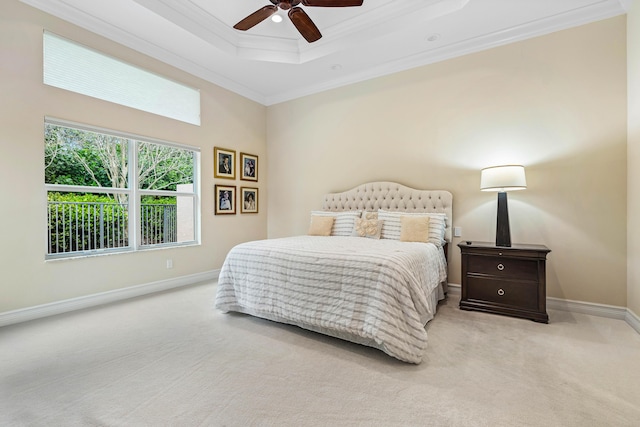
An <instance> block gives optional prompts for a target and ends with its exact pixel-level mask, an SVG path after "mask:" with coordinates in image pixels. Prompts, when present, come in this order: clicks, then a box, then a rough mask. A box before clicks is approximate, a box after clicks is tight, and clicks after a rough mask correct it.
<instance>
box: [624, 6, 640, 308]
mask: <svg viewBox="0 0 640 427" xmlns="http://www.w3.org/2000/svg"><path fill="white" fill-rule="evenodd" d="M632 3H633V4H632V6H631V9H630V10H629V11H628V13H627V43H628V45H627V67H628V71H627V85H628V100H629V111H628V115H629V118H628V120H627V123H628V129H629V136H628V138H629V140H628V150H627V153H628V154H627V156H628V157H627V169H628V178H627V179H628V184H627V185H628V189H627V198H628V202H627V203H628V205H629V207H628V214H627V221H628V222H627V227H628V231H627V238H628V240H629V241H628V245H627V250H628V254H627V269H628V281H627V306H628V307H629V309H630V310H632V311H633V312H634V313H635V314H636V316H640V4H639V2H638V0H636V1H635V2H632Z"/></svg>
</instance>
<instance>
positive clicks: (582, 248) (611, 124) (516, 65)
mask: <svg viewBox="0 0 640 427" xmlns="http://www.w3.org/2000/svg"><path fill="white" fill-rule="evenodd" d="M628 19H629V21H628V22H629V36H628V40H629V73H630V75H631V74H632V71H633V72H635V74H636V75H637V74H638V69H639V68H640V59H639V57H640V47H639V46H638V43H639V42H638V41H637V40H640V38H639V37H637V36H633V34H636V35H637V34H638V31H640V24H639V23H638V10H637V7H636V9H635V11H634V12H632V13H630V14H629V18H628ZM43 29H47V30H50V31H52V32H54V33H57V34H60V35H62V36H64V37H67V38H70V39H72V40H75V41H78V42H80V43H83V44H85V45H87V46H89V47H92V48H94V49H98V50H100V51H103V52H105V53H107V54H110V55H112V56H115V57H117V58H120V59H123V60H125V61H127V62H130V63H132V64H135V65H138V66H141V67H143V68H145V69H148V70H150V71H153V72H156V73H159V74H161V75H164V76H167V77H169V78H172V79H175V80H177V81H180V82H183V83H185V84H188V85H191V86H194V87H197V88H199V89H200V90H201V94H202V126H201V127H197V126H192V125H188V124H185V123H181V122H177V121H174V120H170V119H164V118H161V117H158V116H155V115H152V114H148V113H144V112H140V111H135V110H131V109H127V108H123V107H119V106H116V105H113V104H110V103H107V102H103V101H99V100H95V99H91V98H88V97H84V96H81V95H76V94H72V93H67V92H65V91H62V90H59V89H55V88H52V87H48V86H45V85H43V84H42V63H41V61H42V60H41V58H42V31H43ZM625 51H626V45H625V17H617V18H613V19H610V20H606V21H603V22H599V23H594V24H590V25H586V26H583V27H579V28H576V29H572V30H567V31H563V32H559V33H555V34H552V35H549V36H545V37H540V38H536V39H532V40H528V41H524V42H520V43H517V44H514V45H510V46H504V47H500V48H496V49H492V50H488V51H485V52H481V53H477V54H473V55H469V56H466V57H462V58H457V59H453V60H449V61H445V62H442V63H438V64H433V65H430V66H425V67H421V68H417V69H414V70H410V71H406V72H403V73H398V74H395V75H392V76H388V77H384V78H379V79H375V80H371V81H368V82H364V83H360V84H355V85H350V86H347V87H344V88H340V89H336V90H332V91H328V92H324V93H321V94H317V95H313V96H309V97H305V98H302V99H298V100H295V101H291V102H287V103H283V104H279V105H276V106H272V107H269V108H265V107H263V106H261V105H258V104H256V103H254V102H252V101H249V100H247V99H245V98H243V97H240V96H238V95H235V94H233V93H230V92H228V91H226V90H224V89H221V88H219V87H217V86H215V85H212V84H209V83H206V82H204V81H202V80H200V79H198V78H196V77H193V76H191V75H189V74H186V73H184V72H181V71H179V70H176V69H174V68H172V67H169V66H167V65H165V64H162V63H160V62H158V61H155V60H153V59H150V58H147V57H145V56H143V55H140V54H139V53H137V52H134V51H132V50H130V49H126V48H123V47H122V46H119V45H117V44H115V43H113V42H110V41H108V40H105V39H103V38H101V37H99V36H97V35H95V34H92V33H90V32H87V31H84V30H82V29H79V28H77V27H75V26H72V25H70V24H67V23H65V22H63V21H61V20H59V19H56V18H53V17H51V16H49V15H47V14H44V13H42V12H39V11H37V10H35V9H32V8H30V7H28V6H25V5H23V4H22V3H20V2H19V1H18V0H8V1H4V2H2V3H1V4H0V100H1V101H0V178H2V180H3V182H4V183H5V185H4V186H3V187H2V190H0V197H1V200H2V202H1V203H0V226H1V227H2V236H3V238H4V242H5V243H4V244H3V245H0V268H2V272H1V273H0V289H1V290H2V297H1V298H0V313H1V312H4V311H10V310H14V309H19V308H24V307H30V306H34V305H38V304H44V303H48V302H53V301H59V300H64V299H68V298H73V297H78V296H83V295H89V294H94V293H98V292H103V291H108V290H113V289H119V288H124V287H128V286H133V285H139V284H144V283H150V282H154V281H157V280H163V279H168V278H173V277H179V276H184V275H189V274H193V273H198V272H205V271H210V270H213V269H216V268H219V267H220V265H221V264H222V261H223V259H224V256H225V255H226V253H227V251H228V250H229V248H231V247H232V246H233V245H234V244H236V243H238V242H241V241H246V240H252V239H259V238H264V237H266V236H267V234H268V235H269V236H270V237H279V236H286V235H293V234H300V233H304V232H305V231H306V228H307V224H308V215H309V211H310V210H312V209H316V208H319V207H320V203H321V197H322V194H324V193H325V192H328V191H341V190H346V189H349V188H351V187H353V186H356V185H358V184H360V183H363V182H366V181H372V180H392V181H398V182H401V183H403V184H406V185H410V186H413V187H416V188H429V189H439V188H445V189H449V190H451V191H452V192H453V194H454V201H455V205H454V223H455V225H457V226H460V227H462V228H463V239H469V240H492V239H493V236H494V232H495V210H496V201H495V194H493V193H482V192H480V191H479V189H478V187H479V170H480V169H481V168H482V167H484V166H488V165H492V164H499V163H504V162H517V163H522V164H524V165H525V166H526V168H527V178H528V182H529V188H528V189H527V190H526V191H522V192H515V193H511V194H510V196H509V199H510V211H511V213H510V215H511V227H512V238H513V241H514V242H528V243H543V244H546V245H548V246H549V247H550V248H551V249H552V251H553V252H552V253H551V254H550V256H549V263H548V282H549V289H548V290H549V291H548V294H549V296H553V297H559V298H567V299H572V300H580V301H588V302H595V303H601V304H611V305H617V306H626V305H627V299H628V304H629V307H630V308H631V309H633V310H634V311H635V313H640V270H639V269H640V267H635V266H634V260H637V259H638V258H639V257H640V222H638V221H640V220H635V219H634V218H638V217H640V216H639V215H638V214H639V213H640V196H638V194H640V192H639V191H638V188H637V187H638V185H640V184H639V183H640V176H638V175H637V173H635V174H634V172H633V171H634V169H638V166H640V138H639V135H638V123H640V120H638V118H639V114H638V113H639V110H640V109H639V108H638V105H639V104H640V96H638V90H637V88H638V87H639V86H640V85H639V84H638V79H637V78H636V79H633V78H632V77H630V78H629V92H628V94H629V129H628V133H629V141H630V144H629V150H628V161H629V175H628V177H629V188H628V191H627V184H626V182H627V168H626V159H627V146H626V137H627V126H626V123H627V120H626V117H627V110H626V97H627V86H626V84H625V83H626V79H625V76H626V62H625V53H626V52H625ZM634 70H635V71H634ZM44 116H52V117H57V118H61V119H67V120H72V121H76V122H82V123H87V124H91V125H96V126H100V127H105V128H113V129H118V130H123V131H128V132H132V133H136V134H142V135H146V136H150V137H155V138H160V139H165V140H170V141H176V142H179V143H183V144H188V145H193V146H197V147H200V148H201V150H202V172H201V173H202V188H203V190H202V245H201V246H197V247H188V248H176V249H164V250H156V251H148V252H140V253H133V254H118V255H112V256H105V257H92V258H86V259H76V260H68V261H51V262H45V261H44V252H45V250H46V248H45V241H44V238H43V232H44V228H45V225H44V224H45V223H44V212H45V204H46V197H45V192H44V189H43V171H42V164H43V151H44V150H43V140H42V124H43V118H44ZM634 120H635V124H634ZM266 141H268V145H267V142H266ZM214 145H215V146H222V147H225V148H232V149H236V150H237V151H238V152H240V151H245V152H249V153H252V154H257V155H258V156H260V182H259V184H258V187H259V188H260V213H259V214H258V215H235V216H232V217H231V216H222V217H220V216H218V217H216V216H214V215H213V204H214V200H213V185H214V184H215V183H216V182H218V183H224V184H231V185H237V186H238V187H240V186H241V185H243V184H242V182H241V181H239V180H236V181H235V182H232V181H226V180H217V181H214V180H213V178H212V177H213V159H212V151H213V146H214ZM267 160H268V162H267ZM267 194H268V195H269V199H268V201H267ZM627 194H628V199H629V207H628V209H629V270H628V273H629V280H628V285H627V277H626V276H627V270H626V264H627V263H626V262H625V257H626V253H627V234H626V226H625V224H626V221H627ZM267 211H268V212H269V217H268V222H267ZM267 229H268V233H267ZM458 241H459V240H458V239H456V240H455V241H454V245H453V247H452V248H451V252H450V253H451V255H452V256H451V261H452V262H451V266H450V281H451V282H453V283H459V282H460V275H459V269H460V262H459V251H458V250H457V248H456V247H455V243H457V242H458ZM167 258H171V259H173V263H174V268H173V269H172V270H167V269H166V268H165V262H166V259H167ZM636 264H640V263H636ZM87 278H90V280H87Z"/></svg>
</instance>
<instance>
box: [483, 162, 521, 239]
mask: <svg viewBox="0 0 640 427" xmlns="http://www.w3.org/2000/svg"><path fill="white" fill-rule="evenodd" d="M525 188H527V180H526V178H525V175H524V166H516V165H506V166H492V167H489V168H484V169H482V172H481V175H480V190H482V191H497V192H498V221H497V225H496V246H504V247H511V230H510V229H509V209H508V208H507V191H514V190H524V189H525Z"/></svg>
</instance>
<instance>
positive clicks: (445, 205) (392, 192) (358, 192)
mask: <svg viewBox="0 0 640 427" xmlns="http://www.w3.org/2000/svg"><path fill="white" fill-rule="evenodd" d="M322 209H323V210H326V211H350V210H358V209H361V210H367V211H376V210H378V209H386V210H389V211H402V212H439V213H445V214H446V215H447V222H446V226H447V228H446V230H445V236H444V237H445V240H446V241H447V242H451V224H452V215H453V196H452V195H451V193H450V192H448V191H444V190H416V189H414V188H410V187H406V186H404V185H402V184H398V183H395V182H385V181H380V182H369V183H366V184H362V185H359V186H357V187H356V188H353V189H351V190H347V191H344V192H342V193H329V194H325V196H324V201H323V203H322Z"/></svg>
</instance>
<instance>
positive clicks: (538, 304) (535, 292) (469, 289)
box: [458, 242, 551, 323]
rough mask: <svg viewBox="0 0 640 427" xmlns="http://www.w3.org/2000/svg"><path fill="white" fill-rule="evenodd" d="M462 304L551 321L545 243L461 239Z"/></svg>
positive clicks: (464, 306)
mask: <svg viewBox="0 0 640 427" xmlns="http://www.w3.org/2000/svg"><path fill="white" fill-rule="evenodd" d="M458 247H459V248H460V251H461V253H462V290H461V293H462V296H461V299H460V308H461V309H463V310H476V311H483V312H486V313H494V314H504V315H508V316H514V317H522V318H524V319H531V320H534V321H536V322H543V323H548V322H549V316H548V315H547V285H546V265H545V263H546V259H547V254H548V253H549V252H551V250H550V249H549V248H547V247H546V246H543V245H512V246H511V247H502V246H496V245H494V244H493V243H487V242H461V243H459V244H458Z"/></svg>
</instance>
